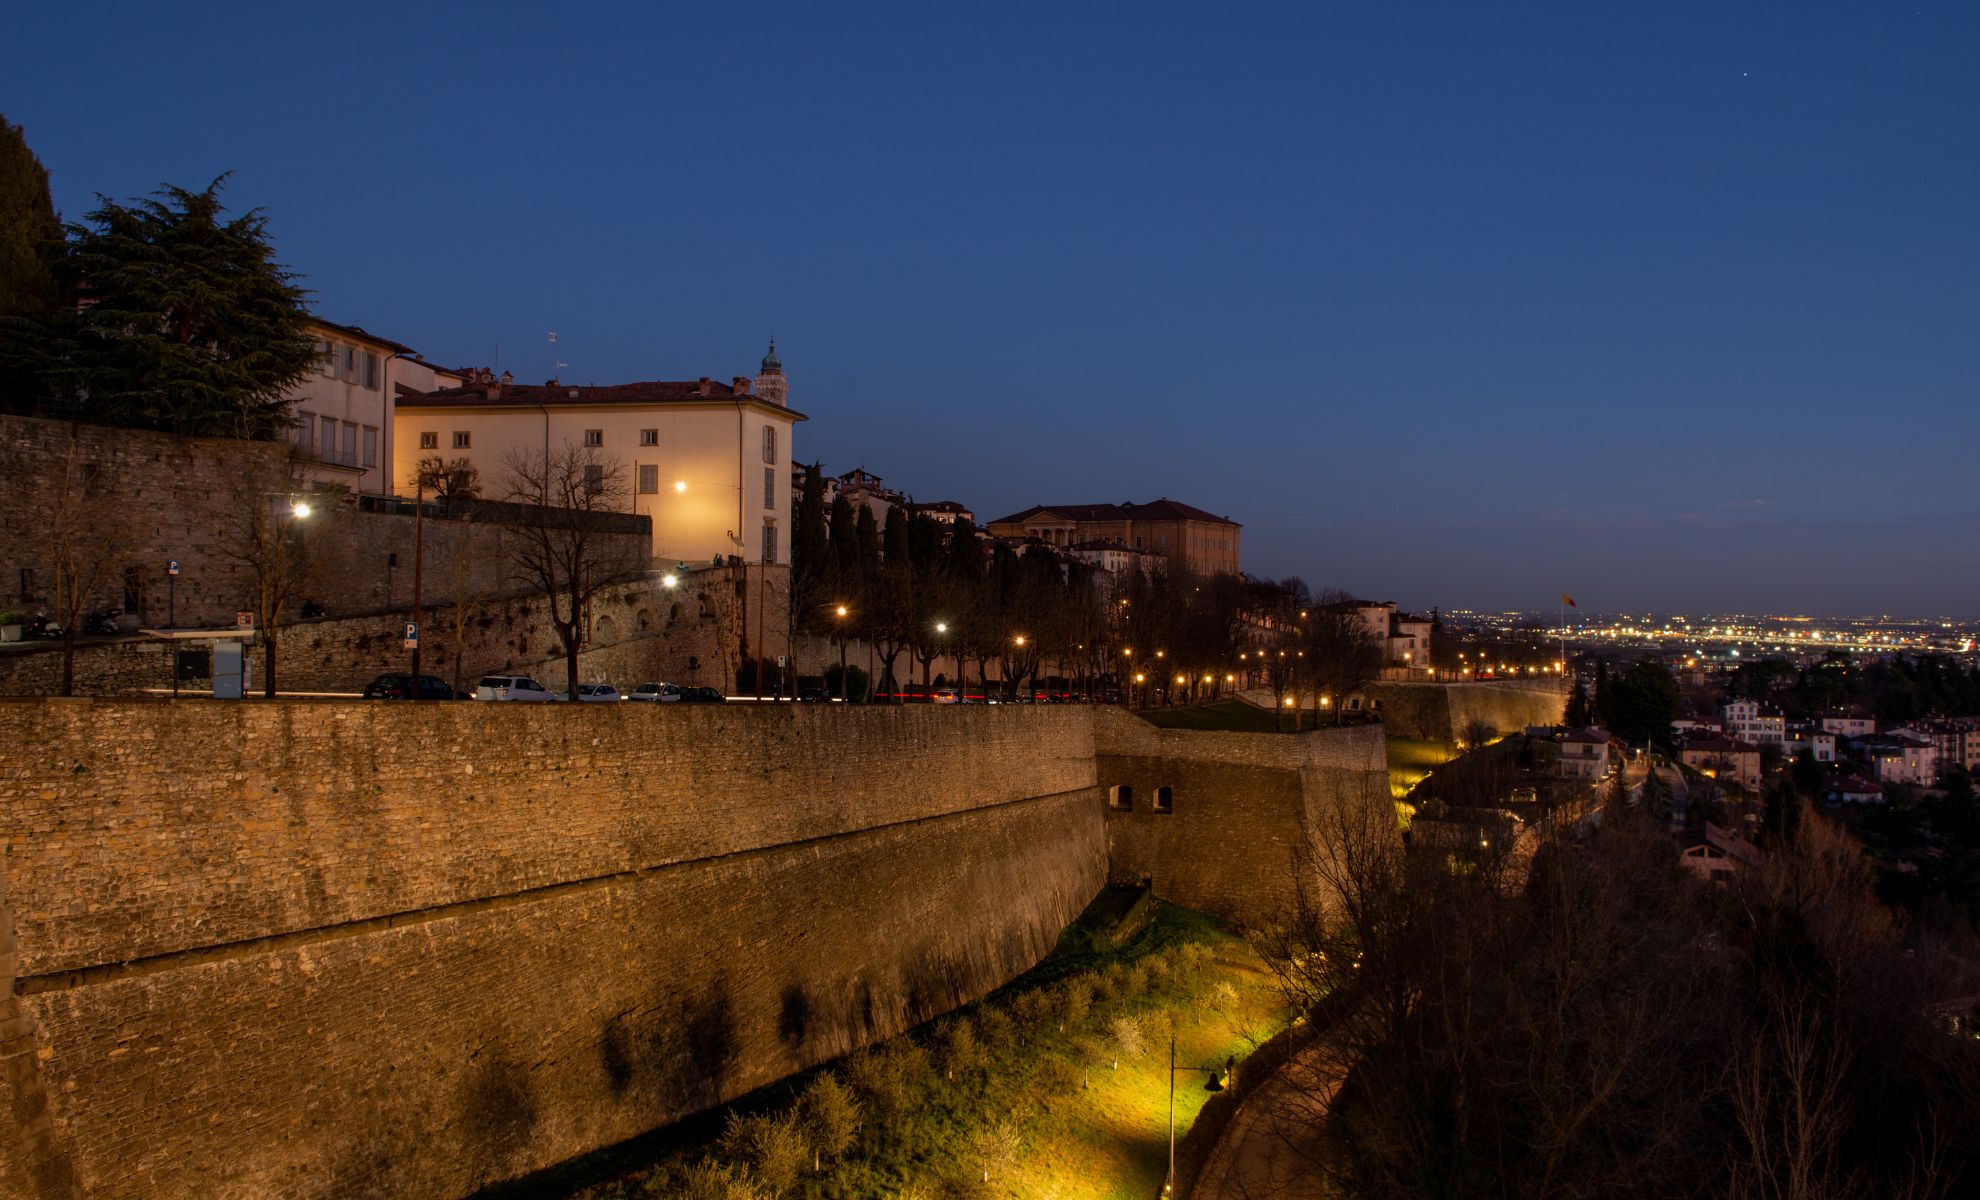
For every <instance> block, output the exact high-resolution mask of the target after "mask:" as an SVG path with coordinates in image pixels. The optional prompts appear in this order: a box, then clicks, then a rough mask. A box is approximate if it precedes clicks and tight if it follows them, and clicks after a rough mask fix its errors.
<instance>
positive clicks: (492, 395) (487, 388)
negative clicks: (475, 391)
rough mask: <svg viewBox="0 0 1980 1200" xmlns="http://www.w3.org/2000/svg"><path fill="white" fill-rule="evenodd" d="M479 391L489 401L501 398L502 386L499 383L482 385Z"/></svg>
mask: <svg viewBox="0 0 1980 1200" xmlns="http://www.w3.org/2000/svg"><path fill="white" fill-rule="evenodd" d="M481 390H482V392H483V393H484V394H485V395H487V397H488V398H489V399H490V400H499V399H501V398H502V385H501V384H499V383H484V384H482V385H481Z"/></svg>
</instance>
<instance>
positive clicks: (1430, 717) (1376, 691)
mask: <svg viewBox="0 0 1980 1200" xmlns="http://www.w3.org/2000/svg"><path fill="white" fill-rule="evenodd" d="M1362 693H1363V694H1364V695H1365V696H1366V697H1367V699H1368V702H1369V703H1370V704H1371V705H1375V704H1378V703H1379V705H1380V711H1381V715H1382V721H1383V723H1384V724H1386V725H1387V726H1388V727H1389V732H1390V733H1391V734H1393V735H1394V736H1396V737H1403V738H1420V739H1423V740H1425V741H1432V742H1447V743H1451V744H1456V743H1457V742H1458V740H1459V739H1460V738H1461V737H1462V735H1463V734H1464V731H1465V729H1466V728H1467V727H1468V726H1469V725H1470V724H1471V723H1472V722H1473V721H1482V722H1484V723H1485V724H1486V725H1488V726H1490V727H1491V729H1492V732H1493V733H1495V734H1501V733H1517V732H1518V731H1520V730H1522V729H1525V728H1526V727H1527V726H1528V725H1558V724H1559V723H1560V721H1561V717H1562V714H1563V713H1565V712H1566V711H1567V694H1566V693H1565V692H1563V691H1561V690H1560V688H1559V686H1558V685H1556V684H1551V683H1527V682H1525V681H1524V680H1513V679H1487V680H1480V681H1478V682H1475V683H1370V684H1365V685H1363V687H1362Z"/></svg>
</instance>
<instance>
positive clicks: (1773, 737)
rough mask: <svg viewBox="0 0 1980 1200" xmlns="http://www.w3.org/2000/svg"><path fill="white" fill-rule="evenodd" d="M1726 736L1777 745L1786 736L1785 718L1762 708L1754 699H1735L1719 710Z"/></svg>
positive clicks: (1759, 743)
mask: <svg viewBox="0 0 1980 1200" xmlns="http://www.w3.org/2000/svg"><path fill="white" fill-rule="evenodd" d="M1719 714H1720V716H1722V717H1724V718H1725V722H1726V736H1728V737H1732V738H1738V739H1739V740H1740V741H1743V742H1752V743H1753V744H1754V745H1756V746H1778V745H1780V744H1781V743H1782V742H1783V741H1785V740H1786V738H1787V718H1786V717H1784V716H1782V715H1781V714H1780V713H1778V712H1772V711H1770V710H1768V709H1765V708H1762V707H1761V706H1760V703H1759V702H1758V701H1755V700H1735V701H1733V702H1732V703H1730V704H1728V705H1726V706H1725V707H1724V708H1722V709H1720V710H1719Z"/></svg>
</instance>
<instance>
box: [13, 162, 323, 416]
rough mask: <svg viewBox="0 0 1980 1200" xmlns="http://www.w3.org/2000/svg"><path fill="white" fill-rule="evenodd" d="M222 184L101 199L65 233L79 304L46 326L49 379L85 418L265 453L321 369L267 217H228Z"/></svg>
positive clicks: (219, 181) (255, 212) (295, 288)
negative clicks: (246, 442)
mask: <svg viewBox="0 0 1980 1200" xmlns="http://www.w3.org/2000/svg"><path fill="white" fill-rule="evenodd" d="M225 183H226V176H224V175H223V176H221V177H220V178H219V179H216V180H214V181H213V182H212V183H211V184H209V185H208V186H207V188H206V190H204V191H200V192H195V191H190V190H188V189H186V188H181V187H174V186H171V185H167V186H165V187H164V188H162V189H160V190H159V191H158V192H156V193H154V194H153V195H152V196H151V197H148V198H144V199H140V200H137V201H134V202H133V203H131V204H129V205H125V204H119V203H117V202H115V201H113V200H110V199H108V198H101V199H102V206H101V207H99V208H98V209H97V210H96V211H95V212H93V213H91V214H89V224H87V225H71V226H70V227H69V267H70V269H71V270H72V271H73V272H74V273H75V275H76V278H77V279H78V280H79V281H80V284H79V286H80V289H81V295H82V300H83V304H82V306H81V307H80V309H79V310H78V311H72V312H66V311H65V312H63V313H60V314H58V315H57V317H56V318H55V319H53V320H52V321H51V322H49V328H48V330H47V331H46V332H47V335H48V336H47V337H46V339H45V344H46V345H47V347H48V348H49V351H50V354H51V359H52V361H50V362H48V363H46V364H45V366H46V369H47V372H48V374H49V376H50V377H51V378H53V379H54V380H55V381H56V382H57V384H58V386H59V387H60V388H61V390H62V391H64V392H65V393H67V394H70V395H73V396H75V397H77V398H78V399H79V401H80V404H81V409H82V412H83V413H84V415H85V416H87V417H88V418H89V419H92V420H97V421H101V422H104V423H106V424H115V425H135V426H140V427H143V428H149V429H161V430H165V431H168V432H172V433H177V434H181V435H186V436H199V437H235V438H251V439H262V440H269V439H274V438H277V437H280V436H281V435H282V434H283V433H284V432H285V431H286V430H287V429H288V428H289V424H290V417H289V412H288V408H289V405H288V402H287V400H286V399H285V395H286V393H287V392H288V391H289V390H290V389H291V388H293V387H294V386H295V385H296V384H297V383H299V382H301V381H302V380H303V379H304V378H305V377H306V376H307V375H308V373H309V372H310V370H311V369H313V368H314V366H315V365H316V363H317V360H318V351H317V347H316V343H315V340H314V339H313V338H312V337H311V336H310V333H309V329H308V320H309V316H308V313H306V312H305V311H304V309H303V306H302V305H303V298H304V295H305V293H304V291H303V290H302V289H301V288H300V287H298V286H297V285H296V282H295V279H296V276H295V275H294V273H293V272H291V271H289V270H288V269H287V268H285V267H283V266H282V265H281V264H280V263H278V262H276V261H275V250H274V247H273V246H272V245H271V244H270V242H269V237H268V221H267V218H266V216H264V215H263V213H262V212H261V210H259V209H255V210H252V211H249V212H246V213H243V214H241V215H239V216H235V217H231V218H229V217H228V216H227V215H226V210H225V209H224V207H223V206H222V205H221V203H220V191H221V188H222V187H223V186H224V185H225Z"/></svg>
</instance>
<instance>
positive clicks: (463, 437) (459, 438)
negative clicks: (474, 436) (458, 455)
mask: <svg viewBox="0 0 1980 1200" xmlns="http://www.w3.org/2000/svg"><path fill="white" fill-rule="evenodd" d="M467 448H468V435H467V430H465V429H456V430H455V431H454V449H456V450H466V449H467Z"/></svg>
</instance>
